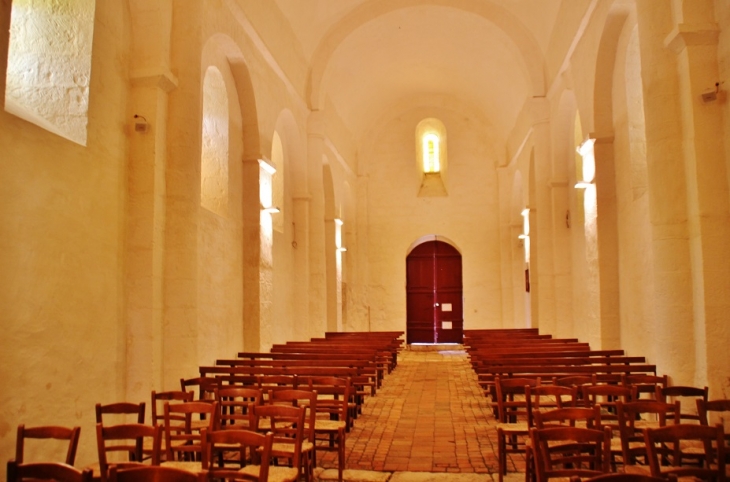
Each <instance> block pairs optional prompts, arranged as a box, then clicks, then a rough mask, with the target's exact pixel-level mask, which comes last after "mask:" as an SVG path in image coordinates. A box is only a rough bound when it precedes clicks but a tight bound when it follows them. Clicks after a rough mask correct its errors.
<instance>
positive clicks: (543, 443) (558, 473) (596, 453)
mask: <svg viewBox="0 0 730 482" xmlns="http://www.w3.org/2000/svg"><path fill="white" fill-rule="evenodd" d="M530 436H531V438H532V446H533V449H534V451H535V469H536V473H537V480H539V481H540V482H546V481H548V480H549V479H551V478H558V477H559V478H567V477H572V476H578V477H593V476H597V475H601V474H603V473H607V472H609V471H610V457H611V432H610V429H609V428H608V427H604V429H603V430H595V429H589V428H578V427H565V426H564V427H547V428H542V429H538V428H533V429H531V430H530Z"/></svg>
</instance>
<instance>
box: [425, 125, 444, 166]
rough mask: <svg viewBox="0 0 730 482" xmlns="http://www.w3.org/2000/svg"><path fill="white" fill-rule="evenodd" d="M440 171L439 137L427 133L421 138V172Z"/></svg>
mask: <svg viewBox="0 0 730 482" xmlns="http://www.w3.org/2000/svg"><path fill="white" fill-rule="evenodd" d="M440 170H441V160H440V158H439V136H438V135H437V134H435V133H433V132H429V133H428V134H425V135H424V136H423V172H439V171H440Z"/></svg>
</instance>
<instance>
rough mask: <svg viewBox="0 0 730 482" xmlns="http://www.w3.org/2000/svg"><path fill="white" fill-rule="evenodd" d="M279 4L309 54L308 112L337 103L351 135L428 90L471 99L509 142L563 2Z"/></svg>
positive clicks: (539, 77)
mask: <svg viewBox="0 0 730 482" xmlns="http://www.w3.org/2000/svg"><path fill="white" fill-rule="evenodd" d="M277 4H278V5H279V7H280V9H281V10H282V12H283V13H284V14H285V15H286V16H287V18H288V19H289V20H290V23H291V24H292V28H293V29H294V30H295V32H297V35H298V36H299V38H300V40H301V41H302V46H303V49H304V51H305V52H306V53H307V55H309V56H310V59H309V60H310V67H311V70H310V77H309V79H308V85H307V95H308V99H307V100H308V102H309V105H310V108H312V109H313V110H316V109H322V108H330V107H331V108H334V109H335V110H336V111H337V113H338V114H339V116H340V117H341V118H342V120H343V122H344V123H345V124H346V125H347V127H348V128H349V129H350V131H351V132H352V133H353V135H354V136H355V137H360V134H361V133H362V132H365V131H366V130H367V129H368V128H369V127H370V126H371V125H372V123H373V122H375V121H376V120H377V119H379V118H381V117H382V115H383V112H385V111H387V110H388V109H389V108H390V106H393V105H396V104H398V103H399V101H401V100H402V99H404V98H408V97H417V96H418V97H421V98H422V97H423V96H424V95H426V96H427V95H429V94H432V95H439V96H451V97H454V98H458V99H461V100H462V101H464V102H468V103H469V104H470V105H474V106H475V107H476V108H477V109H479V110H480V111H482V112H483V113H484V115H485V117H486V118H489V119H490V120H491V121H492V122H491V124H492V125H494V126H495V127H496V129H497V130H498V132H496V134H497V135H498V136H500V137H502V138H506V136H507V134H508V133H509V130H510V129H511V128H512V126H513V125H514V122H515V119H516V118H517V116H518V114H519V112H520V110H521V109H522V107H523V105H524V102H525V100H526V99H528V98H530V97H534V96H542V95H544V94H545V89H546V80H545V61H544V51H545V49H546V48H547V44H548V42H549V40H550V35H551V32H552V24H551V22H553V21H554V19H555V17H556V15H557V12H558V8H559V6H560V0H540V2H535V1H531V0H510V1H508V2H505V1H504V0H337V1H336V2H335V1H334V0H307V1H306V2H299V0H277ZM302 4H306V7H307V8H306V11H305V9H304V8H303V6H302ZM312 30H318V31H319V33H316V32H313V31H312Z"/></svg>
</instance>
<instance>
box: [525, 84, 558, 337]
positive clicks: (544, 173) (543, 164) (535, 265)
mask: <svg viewBox="0 0 730 482" xmlns="http://www.w3.org/2000/svg"><path fill="white" fill-rule="evenodd" d="M530 114H531V117H532V119H531V120H532V130H533V132H532V136H533V146H534V147H533V149H534V150H533V158H532V160H531V161H532V162H531V169H533V170H534V173H531V176H534V177H532V178H531V182H530V206H529V207H530V208H531V209H530V244H531V250H532V253H531V255H530V297H531V300H532V313H531V316H532V326H534V327H540V328H541V330H542V331H543V332H545V333H553V332H555V329H556V320H555V281H554V267H553V213H552V209H550V205H551V203H550V200H551V199H550V181H551V179H552V168H551V166H552V163H551V161H550V159H551V148H550V145H551V144H550V138H551V137H550V103H549V101H548V100H547V99H546V98H545V97H533V98H532V100H531V101H530ZM533 181H534V184H533Z"/></svg>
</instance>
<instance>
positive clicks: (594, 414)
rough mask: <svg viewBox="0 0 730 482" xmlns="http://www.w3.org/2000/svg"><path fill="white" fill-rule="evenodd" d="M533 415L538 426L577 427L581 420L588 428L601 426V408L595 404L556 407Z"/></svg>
mask: <svg viewBox="0 0 730 482" xmlns="http://www.w3.org/2000/svg"><path fill="white" fill-rule="evenodd" d="M532 416H533V423H534V425H535V427H537V428H547V427H552V426H561V425H565V426H570V427H575V426H576V424H578V423H579V422H582V423H584V424H585V427H586V428H593V429H598V428H600V427H601V410H600V407H599V406H598V405H594V406H593V407H592V408H586V407H568V408H556V409H554V410H549V411H547V412H541V411H538V412H533V414H532Z"/></svg>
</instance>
